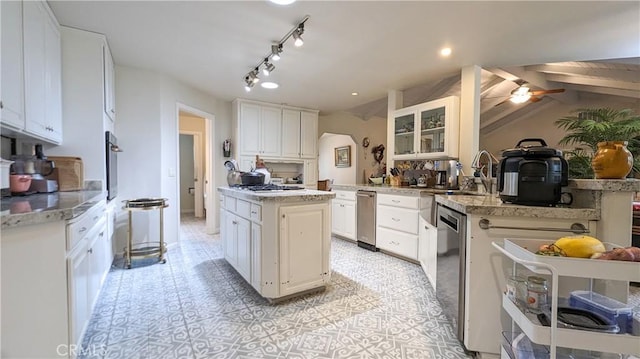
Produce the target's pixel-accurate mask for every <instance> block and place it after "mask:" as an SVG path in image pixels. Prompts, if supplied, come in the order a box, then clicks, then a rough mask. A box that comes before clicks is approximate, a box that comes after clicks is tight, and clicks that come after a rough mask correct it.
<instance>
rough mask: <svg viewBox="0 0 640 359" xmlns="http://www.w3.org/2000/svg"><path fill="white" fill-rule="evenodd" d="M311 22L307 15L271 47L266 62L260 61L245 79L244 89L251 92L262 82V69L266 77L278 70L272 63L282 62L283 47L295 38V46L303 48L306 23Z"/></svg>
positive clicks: (265, 58)
mask: <svg viewBox="0 0 640 359" xmlns="http://www.w3.org/2000/svg"><path fill="white" fill-rule="evenodd" d="M307 20H309V15H306V16H305V17H304V18H303V19H302V20H301V21H300V22H299V23H298V24H297V25H296V27H294V28H293V29H291V30H290V31H289V32H288V33H287V34H286V35H284V37H283V38H282V39H281V40H280V41H279V42H278V43H275V44H273V45H271V52H270V53H269V54H267V56H265V57H264V60H262V61H260V63H259V64H258V65H257V66H256V67H255V68H254V69H253V70H251V71H250V72H249V73H247V74H246V75H245V77H244V82H245V86H244V89H245V90H246V91H247V92H249V91H251V88H252V87H253V85H254V84H256V83H258V82H259V81H260V78H258V73H260V67H261V66H263V68H262V73H263V74H264V75H265V76H269V74H271V72H272V71H273V70H274V69H275V68H276V67H275V66H274V65H273V64H272V63H271V62H270V60H272V61H278V60H280V54H281V53H282V45H283V44H284V43H285V42H286V41H287V40H288V39H289V38H290V37H292V36H293V39H294V40H295V41H294V45H295V46H298V47H299V46H302V44H304V41H303V40H302V34H303V33H304V23H305V22H306V21H307Z"/></svg>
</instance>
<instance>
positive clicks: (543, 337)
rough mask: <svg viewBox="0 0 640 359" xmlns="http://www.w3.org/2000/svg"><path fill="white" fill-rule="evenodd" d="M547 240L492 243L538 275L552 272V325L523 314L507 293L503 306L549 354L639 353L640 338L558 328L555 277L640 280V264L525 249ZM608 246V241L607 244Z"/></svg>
mask: <svg viewBox="0 0 640 359" xmlns="http://www.w3.org/2000/svg"><path fill="white" fill-rule="evenodd" d="M547 243H549V241H542V240H518V239H505V240H504V243H503V244H498V243H496V242H494V243H492V244H493V246H494V247H495V248H496V249H498V250H499V251H500V252H501V253H503V254H504V255H505V256H507V257H509V258H510V259H512V260H513V261H515V262H516V263H518V264H520V265H523V266H524V267H526V268H527V269H528V270H530V271H533V272H534V273H537V274H542V275H548V274H551V288H550V293H551V310H552V313H551V326H550V327H545V326H542V325H540V324H539V322H538V320H537V318H536V317H535V316H531V315H530V314H528V313H527V314H525V313H523V312H522V311H521V310H520V309H519V308H518V307H517V306H516V305H515V304H514V303H513V302H511V300H509V299H508V298H507V297H506V295H503V296H502V307H503V308H504V309H505V311H506V312H507V314H508V315H509V316H510V317H511V319H512V320H513V321H514V323H515V324H517V325H518V327H519V328H520V329H521V330H522V332H523V333H524V334H525V335H526V336H527V337H528V338H529V339H531V341H532V342H534V343H538V344H542V345H548V346H550V357H551V358H556V353H557V347H565V348H577V349H581V350H593V351H600V352H612V351H613V352H616V353H620V354H632V355H638V354H640V338H638V337H637V336H633V335H630V334H606V333H598V332H593V331H584V330H574V329H567V328H558V327H557V321H556V320H555V317H556V316H557V308H558V293H559V289H558V278H559V277H562V276H568V277H583V278H592V279H604V280H622V281H636V282H637V281H640V270H639V266H640V265H639V264H638V263H634V262H622V261H606V260H592V259H582V258H563V257H544V256H537V255H535V254H534V253H533V252H531V251H530V250H528V249H526V248H532V249H536V248H538V247H539V246H540V245H541V244H547ZM606 245H607V247H608V248H611V245H610V244H606Z"/></svg>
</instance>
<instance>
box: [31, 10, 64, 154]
mask: <svg viewBox="0 0 640 359" xmlns="http://www.w3.org/2000/svg"><path fill="white" fill-rule="evenodd" d="M22 6H23V30H24V33H23V37H24V44H23V51H24V91H25V131H26V132H28V133H29V134H32V135H35V136H37V137H41V138H42V139H46V140H49V142H53V143H60V142H62V105H61V89H60V85H61V83H60V79H61V64H62V59H61V53H60V28H59V25H58V21H57V20H56V18H55V17H54V16H53V13H52V12H51V10H50V9H49V7H48V6H47V4H46V3H45V2H40V1H25V2H23V3H22Z"/></svg>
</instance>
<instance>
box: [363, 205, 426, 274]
mask: <svg viewBox="0 0 640 359" xmlns="http://www.w3.org/2000/svg"><path fill="white" fill-rule="evenodd" d="M430 199H432V197H431V198H430ZM377 203H378V204H377V207H376V227H377V228H376V246H377V247H378V248H380V249H382V250H384V251H387V252H390V253H393V254H397V255H400V256H402V257H405V258H408V259H412V260H415V261H418V260H419V258H418V234H419V233H418V232H419V231H418V227H419V223H420V212H421V211H424V209H425V208H426V206H427V204H428V203H430V201H427V200H426V199H425V198H422V197H414V196H404V195H395V194H386V193H380V194H378V197H377Z"/></svg>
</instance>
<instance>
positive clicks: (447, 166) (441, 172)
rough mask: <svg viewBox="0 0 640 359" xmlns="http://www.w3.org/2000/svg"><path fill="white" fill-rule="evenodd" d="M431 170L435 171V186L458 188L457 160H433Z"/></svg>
mask: <svg viewBox="0 0 640 359" xmlns="http://www.w3.org/2000/svg"><path fill="white" fill-rule="evenodd" d="M433 170H434V171H435V173H436V184H435V188H439V189H458V161H457V160H439V161H433Z"/></svg>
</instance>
